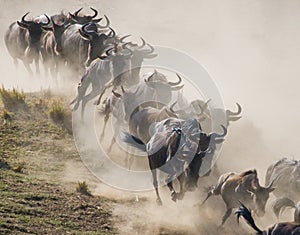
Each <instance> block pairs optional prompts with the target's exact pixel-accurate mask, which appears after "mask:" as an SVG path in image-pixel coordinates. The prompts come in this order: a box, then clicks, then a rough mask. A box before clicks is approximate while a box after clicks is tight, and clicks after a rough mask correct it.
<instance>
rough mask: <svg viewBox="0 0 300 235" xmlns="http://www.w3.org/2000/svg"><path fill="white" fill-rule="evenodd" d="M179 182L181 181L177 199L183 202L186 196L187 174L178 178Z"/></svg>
mask: <svg viewBox="0 0 300 235" xmlns="http://www.w3.org/2000/svg"><path fill="white" fill-rule="evenodd" d="M177 179H178V181H179V187H180V188H179V193H177V196H176V197H177V199H178V200H182V199H183V196H184V190H185V189H184V181H185V174H184V173H182V174H180V175H179V176H178V177H177Z"/></svg>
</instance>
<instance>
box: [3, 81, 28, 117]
mask: <svg viewBox="0 0 300 235" xmlns="http://www.w3.org/2000/svg"><path fill="white" fill-rule="evenodd" d="M0 98H1V101H2V103H3V105H4V108H5V109H7V110H10V111H15V110H18V109H19V108H24V107H26V103H25V94H24V92H23V91H18V90H17V89H15V88H13V89H12V90H9V89H5V87H4V86H3V85H2V87H1V88H0Z"/></svg>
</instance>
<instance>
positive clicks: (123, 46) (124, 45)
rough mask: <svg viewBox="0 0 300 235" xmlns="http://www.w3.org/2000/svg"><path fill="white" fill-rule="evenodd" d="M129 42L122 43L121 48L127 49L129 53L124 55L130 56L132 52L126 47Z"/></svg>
mask: <svg viewBox="0 0 300 235" xmlns="http://www.w3.org/2000/svg"><path fill="white" fill-rule="evenodd" d="M129 43H130V42H127V43H125V44H123V45H122V49H123V50H128V51H129V54H127V55H126V56H132V54H133V52H132V50H131V49H129V48H127V47H126V46H127V45H128V44H129Z"/></svg>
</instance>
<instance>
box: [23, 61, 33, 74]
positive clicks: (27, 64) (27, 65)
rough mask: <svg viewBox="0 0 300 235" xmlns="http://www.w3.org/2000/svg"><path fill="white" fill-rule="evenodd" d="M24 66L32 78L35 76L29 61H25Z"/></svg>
mask: <svg viewBox="0 0 300 235" xmlns="http://www.w3.org/2000/svg"><path fill="white" fill-rule="evenodd" d="M23 64H24V66H25V68H26V69H27V71H28V73H29V74H30V76H33V72H32V70H31V68H30V65H29V63H28V62H27V61H24V60H23Z"/></svg>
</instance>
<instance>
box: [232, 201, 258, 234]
mask: <svg viewBox="0 0 300 235" xmlns="http://www.w3.org/2000/svg"><path fill="white" fill-rule="evenodd" d="M235 214H236V217H237V221H238V222H239V218H240V217H241V216H242V217H244V219H245V220H246V222H247V224H249V225H250V226H251V227H252V228H253V229H254V230H255V231H256V232H257V234H263V231H261V230H260V229H259V228H258V227H257V226H256V224H255V222H254V220H253V217H252V215H251V212H250V211H249V210H248V208H247V207H246V206H245V205H244V204H243V203H241V207H240V208H239V209H237V211H236V212H235Z"/></svg>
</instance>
